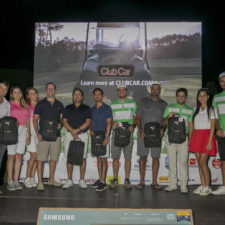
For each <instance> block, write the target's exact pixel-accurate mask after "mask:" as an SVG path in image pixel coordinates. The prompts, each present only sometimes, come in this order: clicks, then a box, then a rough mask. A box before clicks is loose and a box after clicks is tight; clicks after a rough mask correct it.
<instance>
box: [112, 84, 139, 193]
mask: <svg viewBox="0 0 225 225" xmlns="http://www.w3.org/2000/svg"><path fill="white" fill-rule="evenodd" d="M117 93H118V96H119V98H118V99H117V100H115V101H113V102H112V103H111V105H110V106H111V109H112V115H113V132H112V142H111V155H112V159H113V177H114V179H113V180H112V181H111V184H110V188H111V189H114V188H116V186H117V185H118V172H119V159H120V155H121V150H122V149H123V153H124V158H125V166H124V167H125V181H124V187H125V188H126V189H131V188H132V186H131V183H130V180H129V177H130V171H131V157H132V149H133V135H132V133H133V131H134V121H135V117H136V108H137V105H136V102H135V101H134V100H132V99H129V98H127V94H128V90H127V87H126V86H124V85H120V86H118V87H117ZM122 122H128V123H129V125H130V126H129V131H130V132H131V136H130V142H129V144H128V145H127V146H125V147H123V148H121V147H118V146H115V144H114V139H115V130H114V129H115V128H118V127H119V126H120V123H122Z"/></svg>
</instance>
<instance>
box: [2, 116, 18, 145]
mask: <svg viewBox="0 0 225 225" xmlns="http://www.w3.org/2000/svg"><path fill="white" fill-rule="evenodd" d="M0 123H1V128H0V143H1V144H5V145H14V144H17V143H18V126H17V119H16V118H14V117H11V116H5V117H3V118H2V119H0Z"/></svg>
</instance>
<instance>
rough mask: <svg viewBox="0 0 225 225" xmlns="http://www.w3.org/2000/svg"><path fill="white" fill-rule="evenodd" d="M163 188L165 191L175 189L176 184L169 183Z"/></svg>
mask: <svg viewBox="0 0 225 225" xmlns="http://www.w3.org/2000/svg"><path fill="white" fill-rule="evenodd" d="M164 190H165V191H175V190H177V185H173V184H170V185H169V186H167V187H166V188H165V189H164Z"/></svg>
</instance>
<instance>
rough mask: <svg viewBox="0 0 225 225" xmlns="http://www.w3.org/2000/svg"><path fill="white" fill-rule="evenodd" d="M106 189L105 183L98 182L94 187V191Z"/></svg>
mask: <svg viewBox="0 0 225 225" xmlns="http://www.w3.org/2000/svg"><path fill="white" fill-rule="evenodd" d="M106 189H107V185H106V183H103V182H100V183H99V185H98V187H97V188H96V191H104V190H106Z"/></svg>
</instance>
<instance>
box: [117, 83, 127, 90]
mask: <svg viewBox="0 0 225 225" xmlns="http://www.w3.org/2000/svg"><path fill="white" fill-rule="evenodd" d="M121 87H123V88H126V89H127V86H126V85H123V84H121V85H118V86H117V90H118V89H119V88H121Z"/></svg>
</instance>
